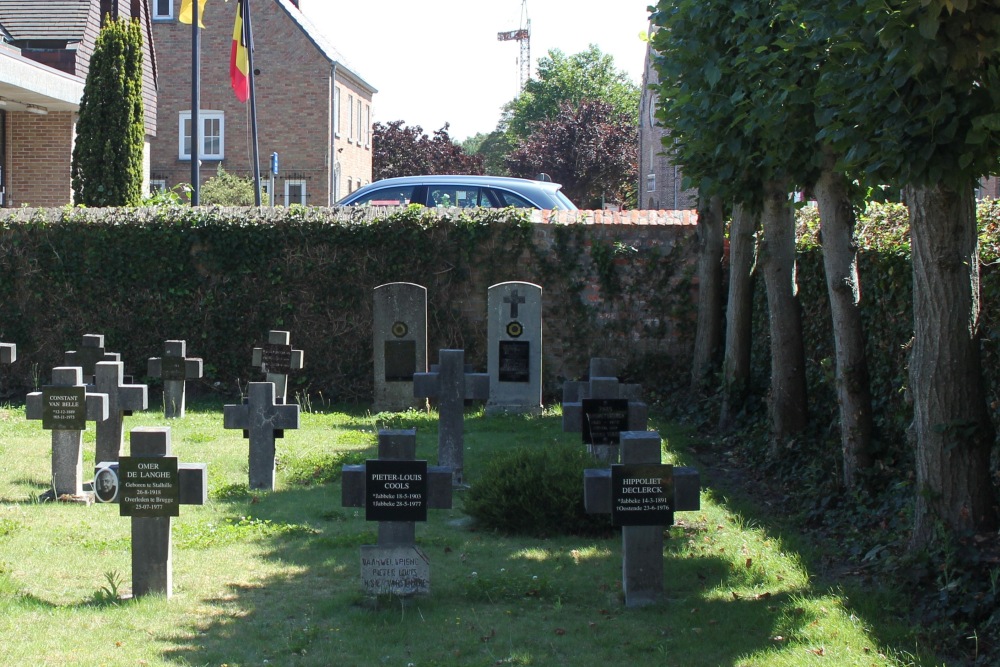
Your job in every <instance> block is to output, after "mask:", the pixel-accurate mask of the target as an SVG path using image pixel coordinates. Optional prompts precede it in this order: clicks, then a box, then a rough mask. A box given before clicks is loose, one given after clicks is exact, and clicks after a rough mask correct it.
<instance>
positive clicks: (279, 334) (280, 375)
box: [252, 331, 303, 403]
mask: <svg viewBox="0 0 1000 667" xmlns="http://www.w3.org/2000/svg"><path fill="white" fill-rule="evenodd" d="M302 361H303V360H302V350H293V349H292V345H291V334H290V333H289V332H287V331H269V332H268V333H267V342H266V343H264V345H263V346H262V347H255V348H254V349H253V360H252V363H253V365H254V366H257V367H258V368H260V370H261V372H263V373H265V374H266V376H267V378H266V381H267V382H272V383H274V387H275V395H276V396H277V399H276V400H277V402H278V403H287V402H288V399H287V393H288V374H289V373H290V372H291V371H298V370H302Z"/></svg>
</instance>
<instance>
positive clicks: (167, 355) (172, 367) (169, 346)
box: [146, 340, 204, 419]
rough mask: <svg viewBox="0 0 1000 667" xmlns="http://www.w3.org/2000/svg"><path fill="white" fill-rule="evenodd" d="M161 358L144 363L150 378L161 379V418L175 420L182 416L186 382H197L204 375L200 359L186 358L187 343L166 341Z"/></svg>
mask: <svg viewBox="0 0 1000 667" xmlns="http://www.w3.org/2000/svg"><path fill="white" fill-rule="evenodd" d="M163 348H164V350H163V356H162V357H150V358H149V359H148V360H147V361H146V373H147V375H149V376H150V377H154V378H159V377H161V378H163V416H164V417H165V418H167V419H176V418H180V417H183V416H184V393H185V389H186V383H185V381H186V380H197V379H198V378H200V377H201V376H202V374H203V373H204V367H203V364H202V361H201V359H199V358H197V357H188V356H187V342H186V341H183V340H168V341H166V342H165V343H164V345H163Z"/></svg>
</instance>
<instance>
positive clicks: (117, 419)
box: [94, 361, 149, 461]
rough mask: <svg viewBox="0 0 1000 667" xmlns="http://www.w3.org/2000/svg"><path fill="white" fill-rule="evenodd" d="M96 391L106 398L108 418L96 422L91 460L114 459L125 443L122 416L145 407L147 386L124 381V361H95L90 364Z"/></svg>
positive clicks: (147, 394) (147, 402)
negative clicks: (92, 458)
mask: <svg viewBox="0 0 1000 667" xmlns="http://www.w3.org/2000/svg"><path fill="white" fill-rule="evenodd" d="M94 377H95V381H94V384H95V385H96V387H97V393H98V394H104V395H105V396H107V397H108V418H107V419H103V420H99V421H98V422H97V452H96V456H95V458H94V460H95V461H117V460H118V457H119V455H120V454H121V451H122V446H123V445H124V444H125V431H124V429H123V428H122V426H123V418H124V417H127V416H129V415H131V414H132V413H133V412H134V411H136V410H146V409H147V408H148V407H149V388H148V387H147V386H146V385H144V384H125V380H124V378H125V364H123V363H122V362H120V361H99V362H97V365H96V366H95V367H94Z"/></svg>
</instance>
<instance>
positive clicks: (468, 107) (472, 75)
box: [299, 0, 655, 142]
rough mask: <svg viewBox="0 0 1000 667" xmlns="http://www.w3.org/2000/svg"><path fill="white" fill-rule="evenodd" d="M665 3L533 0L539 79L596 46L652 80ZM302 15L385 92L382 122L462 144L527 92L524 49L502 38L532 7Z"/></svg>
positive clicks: (382, 6)
mask: <svg viewBox="0 0 1000 667" xmlns="http://www.w3.org/2000/svg"><path fill="white" fill-rule="evenodd" d="M649 4H655V0H613V2H609V1H608V0H527V2H526V3H524V8H526V10H527V18H528V19H529V20H530V21H531V25H530V28H531V41H530V46H531V73H532V77H534V76H535V73H536V69H537V67H536V65H537V63H538V59H539V58H541V57H544V56H545V55H546V54H547V53H548V51H549V50H550V49H559V50H561V51H562V52H563V53H565V54H566V55H572V54H575V53H580V52H582V51H585V50H586V49H587V48H588V46H589V45H590V44H596V45H597V47H598V48H599V49H600V50H601V52H603V53H605V54H610V55H611V56H613V57H614V62H615V67H616V68H617V69H619V70H623V71H625V72H626V73H627V74H628V75H629V77H630V78H631V79H632V80H633V81H634V82H635V83H636V84H637V85H638V84H640V83H641V82H642V68H643V61H644V59H645V56H646V44H645V43H644V42H643V41H642V39H641V38H640V35H641V34H645V32H646V30H647V27H648V22H649V14H648V12H647V10H646V8H647V6H648V5H649ZM299 6H300V8H301V9H302V11H303V12H304V13H305V15H306V16H307V17H309V19H310V20H311V21H312V22H313V23H314V24H316V26H317V27H319V28H320V29H321V31H322V32H323V34H324V35H325V36H326V38H327V39H328V40H329V41H330V42H331V44H333V46H335V47H336V48H337V49H338V50H339V51H340V52H341V54H343V56H344V60H345V64H346V65H348V66H349V67H350V68H351V69H352V70H353V71H355V72H356V73H357V74H358V75H360V76H361V77H362V78H363V79H364V80H365V81H367V82H368V83H369V84H371V85H372V86H374V87H375V88H376V89H377V90H378V93H376V95H375V100H374V103H373V108H372V116H373V119H372V120H373V121H377V122H381V123H387V122H390V121H394V120H402V121H403V122H404V124H406V125H408V126H413V125H420V126H421V127H422V128H423V130H424V132H426V133H427V134H431V133H432V132H433V131H434V130H437V129H440V128H441V127H442V126H443V125H444V124H445V123H450V127H449V129H448V133H449V135H450V136H451V138H452V139H453V140H455V141H459V142H461V141H463V140H464V139H466V138H468V137H471V136H474V135H475V134H477V133H479V132H491V131H492V130H493V129H495V128H496V125H497V121H498V120H499V118H500V109H501V107H502V106H503V105H504V104H505V103H507V102H509V101H510V100H512V99H513V98H514V97H516V96H517V94H518V92H519V89H520V88H519V87H520V66H519V59H520V53H521V51H520V43H519V42H516V41H508V42H501V41H499V40H498V39H497V33H499V32H507V31H510V30H517V29H518V28H520V27H522V25H521V22H522V18H521V17H522V0H478V1H477V0H471V1H470V0H423V2H418V1H415V0H378V1H377V2H375V1H373V0H360V1H359V0H354V1H353V2H337V1H335V0H300V3H299Z"/></svg>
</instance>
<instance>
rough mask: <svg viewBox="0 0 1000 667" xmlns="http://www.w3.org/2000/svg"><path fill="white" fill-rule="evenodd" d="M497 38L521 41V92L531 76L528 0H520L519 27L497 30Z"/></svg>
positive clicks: (505, 40)
mask: <svg viewBox="0 0 1000 667" xmlns="http://www.w3.org/2000/svg"><path fill="white" fill-rule="evenodd" d="M497 40H499V41H501V42H513V41H518V42H520V43H521V92H524V86H525V84H526V83H528V79H530V78H531V19H529V18H528V0H521V27H520V28H518V29H517V30H509V31H507V32H498V33H497Z"/></svg>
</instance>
